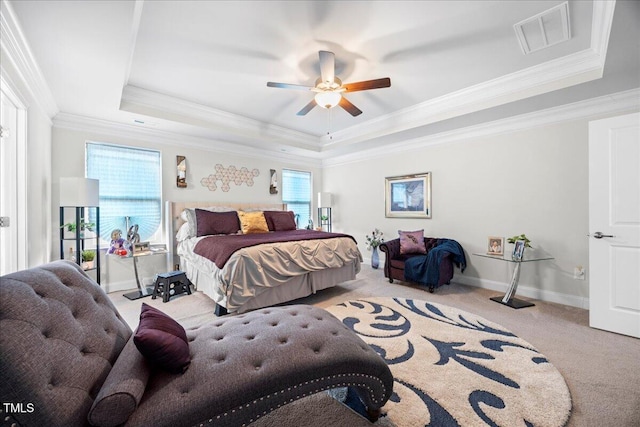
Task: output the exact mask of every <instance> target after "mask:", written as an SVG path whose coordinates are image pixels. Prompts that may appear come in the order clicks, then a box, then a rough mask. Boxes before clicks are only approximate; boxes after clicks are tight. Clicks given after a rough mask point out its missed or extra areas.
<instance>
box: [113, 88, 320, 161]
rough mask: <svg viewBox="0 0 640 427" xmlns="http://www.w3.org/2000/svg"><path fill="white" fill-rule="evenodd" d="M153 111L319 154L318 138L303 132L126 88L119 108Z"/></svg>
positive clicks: (169, 117)
mask: <svg viewBox="0 0 640 427" xmlns="http://www.w3.org/2000/svg"><path fill="white" fill-rule="evenodd" d="M140 107H141V108H142V109H143V110H144V111H149V110H152V111H154V112H156V113H158V114H156V115H155V116H156V117H158V118H161V119H165V118H166V119H169V120H171V119H172V118H173V119H174V120H175V117H176V116H178V117H180V118H182V120H180V121H182V122H185V120H184V119H185V118H186V119H187V121H186V122H188V123H190V124H195V125H198V126H204V127H207V128H210V129H217V130H227V131H232V132H234V133H237V134H240V135H241V136H244V137H247V138H260V139H261V140H263V141H264V140H267V141H269V140H271V141H272V142H279V143H285V144H288V145H291V146H293V147H297V148H304V149H307V150H313V151H318V152H319V151H320V143H319V141H318V138H317V137H315V136H313V135H310V134H307V133H303V132H298V131H295V130H292V129H288V128H284V127H280V126H275V125H272V124H269V123H264V122H260V121H258V120H254V119H250V118H247V117H243V116H240V115H237V114H233V113H229V112H226V111H222V110H218V109H215V108H212V107H208V106H206V105H202V104H198V103H195V102H191V101H187V100H184V99H180V98H176V97H173V96H169V95H164V94H161V93H158V92H154V91H150V90H147V89H142V88H139V87H136V86H131V85H127V86H125V87H124V89H123V91H122V100H121V105H120V109H121V110H123V111H129V112H134V113H139V112H141V111H140V110H139V108H140Z"/></svg>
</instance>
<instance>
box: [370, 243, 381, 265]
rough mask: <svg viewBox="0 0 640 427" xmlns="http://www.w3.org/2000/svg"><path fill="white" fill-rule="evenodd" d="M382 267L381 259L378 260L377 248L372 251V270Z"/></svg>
mask: <svg viewBox="0 0 640 427" xmlns="http://www.w3.org/2000/svg"><path fill="white" fill-rule="evenodd" d="M379 265H380V259H379V258H378V248H377V247H375V248H373V249H372V253H371V268H378V266H379Z"/></svg>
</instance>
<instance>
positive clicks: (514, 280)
mask: <svg viewBox="0 0 640 427" xmlns="http://www.w3.org/2000/svg"><path fill="white" fill-rule="evenodd" d="M473 255H475V256H479V257H483V258H490V259H495V260H498V261H504V262H510V263H513V264H515V267H514V268H513V276H511V285H510V286H509V289H508V290H507V293H505V294H504V296H502V297H492V298H490V300H491V301H495V302H498V303H500V304H504V305H508V306H509V307H511V308H524V307H531V306H534V305H535V304H534V303H532V302H529V301H523V300H521V299H518V298H516V297H515V295H516V290H517V289H518V280H519V279H520V266H521V265H522V263H525V262H535V261H547V260H551V259H553V257H536V256H527V254H526V253H525V256H524V257H523V258H522V259H520V260H517V259H513V257H512V256H511V254H508V255H507V254H505V255H489V254H482V253H475V254H473Z"/></svg>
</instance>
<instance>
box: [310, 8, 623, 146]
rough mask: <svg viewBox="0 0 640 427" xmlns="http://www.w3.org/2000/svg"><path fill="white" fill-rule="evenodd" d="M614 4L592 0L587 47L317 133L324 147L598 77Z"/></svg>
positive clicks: (601, 67)
mask: <svg viewBox="0 0 640 427" xmlns="http://www.w3.org/2000/svg"><path fill="white" fill-rule="evenodd" d="M614 9H615V0H594V2H593V16H592V25H591V27H592V29H591V45H590V47H589V48H588V49H584V50H582V51H580V52H576V53H574V54H571V55H567V56H564V57H561V58H558V59H555V60H552V61H547V62H545V63H543V64H539V65H536V66H533V67H529V68H527V69H524V70H520V71H516V72H514V73H511V74H508V75H505V76H502V77H499V78H496V79H493V80H489V81H486V82H483V83H480V84H477V85H474V86H470V87H468V88H464V89H461V90H459V91H456V92H452V93H449V94H446V95H443V96H441V97H438V98H434V99H432V100H429V101H426V102H423V103H420V104H416V105H414V106H411V107H408V108H405V109H402V110H399V111H395V112H393V113H391V114H387V115H385V116H381V117H378V118H376V119H373V120H369V121H367V122H365V123H362V124H360V125H357V126H352V127H350V128H347V129H344V130H342V131H338V132H334V133H333V134H332V135H331V139H330V138H329V137H328V136H326V135H325V136H322V137H320V138H321V141H322V145H323V151H324V150H330V149H331V148H332V147H337V146H340V145H347V144H353V143H357V142H361V141H365V140H367V139H370V138H374V137H380V136H384V135H389V134H392V133H396V132H401V131H404V130H407V129H411V128H414V127H419V126H424V125H428V124H430V123H435V122H437V121H441V120H446V119H449V118H453V117H458V116H461V115H464V114H468V113H472V112H475V111H479V110H482V109H485V108H491V107H495V106H497V105H501V104H504V103H507V102H513V101H517V100H520V99H523V98H527V97H531V96H535V95H539V94H542V93H545V92H548V91H551V90H558V89H561V88H564V87H568V86H573V85H576V84H579V83H584V82H587V81H590V80H594V79H597V78H601V77H602V75H603V70H604V63H605V59H606V53H607V46H608V44H609V34H610V33H611V27H612V25H613V13H614ZM389 123H393V124H394V125H393V126H389Z"/></svg>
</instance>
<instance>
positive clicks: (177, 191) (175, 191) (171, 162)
mask: <svg viewBox="0 0 640 427" xmlns="http://www.w3.org/2000/svg"><path fill="white" fill-rule="evenodd" d="M148 139H149V138H148V136H145V138H140V139H136V137H135V134H133V136H131V137H122V136H116V135H114V134H108V133H106V132H103V133H99V132H87V131H78V130H71V129H68V128H61V127H57V126H56V127H54V130H53V144H52V146H53V149H52V158H51V163H52V165H53V168H52V183H53V186H52V200H51V210H50V211H51V217H50V218H49V220H50V222H51V224H54V225H55V226H54V227H52V233H53V234H52V235H51V238H52V241H53V244H52V245H51V247H50V248H51V249H50V250H51V258H52V259H57V258H59V247H58V237H59V235H58V233H59V231H58V224H59V215H58V206H59V204H58V200H59V194H60V187H59V182H60V177H66V176H84V171H85V143H86V142H87V141H93V142H104V143H112V144H120V145H126V146H131V147H143V148H150V149H155V150H159V151H160V152H161V156H162V198H163V201H208V200H210V201H212V202H226V201H228V202H251V203H281V202H282V191H279V193H278V194H276V195H272V194H270V193H269V184H270V173H269V171H270V169H276V170H277V171H278V177H279V179H281V177H282V168H293V169H297V170H306V171H310V172H311V173H312V177H313V179H314V189H313V194H316V193H317V192H318V191H320V185H321V182H322V172H321V170H320V169H319V168H313V167H308V166H305V165H301V164H296V163H294V162H286V161H283V160H270V159H268V158H265V157H264V156H261V157H260V156H256V155H252V154H251V153H250V151H249V149H247V151H248V153H247V155H246V156H243V155H237V154H230V153H227V152H221V151H217V150H216V148H215V146H216V143H215V141H211V148H210V149H207V150H204V149H201V148H195V147H193V146H186V147H185V146H179V145H178V144H175V143H171V142H167V141H165V140H163V139H162V138H158V140H157V141H149V140H148ZM185 139H186V138H185ZM177 155H181V156H185V157H186V158H187V188H178V187H177V186H176V156H177ZM218 163H219V164H222V165H223V166H224V167H225V168H227V167H229V166H231V165H233V166H235V167H236V168H238V169H240V168H241V167H246V168H247V169H249V170H252V169H254V168H256V169H258V170H259V172H260V175H259V176H257V177H255V178H254V184H253V186H251V187H249V186H247V185H246V184H244V183H243V184H242V185H239V186H238V185H235V184H234V183H231V184H230V186H231V188H230V190H229V191H228V192H224V191H222V190H221V189H220V186H221V183H220V182H218V183H217V186H218V189H217V190H215V191H210V190H209V189H208V188H207V187H204V186H203V185H202V184H201V183H200V180H201V179H202V178H204V177H206V176H208V175H209V174H211V173H215V169H214V167H215V165H216V164H218ZM312 202H313V203H315V200H314V199H312ZM314 206H315V205H314ZM312 212H313V210H312ZM163 215H164V212H163ZM162 224H163V227H164V219H163V221H162ZM160 243H167V238H166V236H165V235H164V232H163V234H162V238H161V242H160ZM157 258H158V259H157V260H155V262H151V263H150V262H149V261H148V260H146V259H145V260H141V261H140V263H139V264H140V267H139V268H140V269H141V273H140V275H141V277H144V278H145V282H147V283H148V282H149V281H150V280H152V279H153V275H154V274H155V273H157V272H159V271H158V269H163V268H165V267H164V260H163V259H162V258H163V257H157ZM158 263H159V264H160V265H158ZM103 265H104V266H105V267H106V268H105V269H104V271H103V272H102V279H103V285H104V286H105V287H106V289H107V290H108V291H113V290H115V288H114V286H111V288H110V287H109V285H110V284H111V285H113V284H114V283H115V284H117V283H120V282H122V281H124V280H128V281H129V283H131V278H132V277H133V276H132V275H133V265H132V263H130V262H129V263H126V262H121V261H120V262H115V261H113V260H108V261H107V262H105V263H103ZM118 271H122V273H119V272H118Z"/></svg>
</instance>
